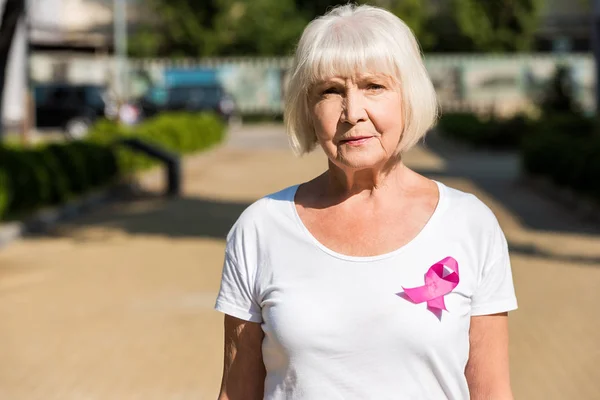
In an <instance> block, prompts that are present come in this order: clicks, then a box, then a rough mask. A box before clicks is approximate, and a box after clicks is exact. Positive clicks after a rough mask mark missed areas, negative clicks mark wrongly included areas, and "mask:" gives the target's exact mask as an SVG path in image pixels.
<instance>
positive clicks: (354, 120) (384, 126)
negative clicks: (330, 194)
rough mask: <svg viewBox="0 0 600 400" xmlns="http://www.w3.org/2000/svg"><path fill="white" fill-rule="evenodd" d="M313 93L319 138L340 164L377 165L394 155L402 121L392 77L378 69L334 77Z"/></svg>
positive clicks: (311, 105) (355, 166) (353, 166)
mask: <svg viewBox="0 0 600 400" xmlns="http://www.w3.org/2000/svg"><path fill="white" fill-rule="evenodd" d="M309 96H310V98H309V109H310V113H311V116H312V119H313V123H314V128H315V132H316V135H317V140H318V142H319V144H320V145H321V147H322V148H323V150H324V151H325V153H326V154H327V157H328V158H329V160H331V162H333V163H334V164H335V165H336V166H338V167H340V168H344V169H348V168H350V169H365V168H373V167H376V166H382V165H384V164H385V163H386V162H387V161H388V160H390V158H391V157H392V156H394V155H395V154H396V149H397V147H398V143H399V141H400V137H401V135H402V130H403V125H404V121H403V118H402V97H401V94H400V89H399V85H398V84H397V83H396V82H394V80H392V79H391V78H389V77H386V76H384V75H376V74H372V75H371V74H370V75H358V76H354V77H332V78H329V79H326V80H324V81H322V82H319V83H317V84H316V85H315V86H314V87H313V88H312V89H311V91H310V94H309Z"/></svg>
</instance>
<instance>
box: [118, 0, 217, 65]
mask: <svg viewBox="0 0 600 400" xmlns="http://www.w3.org/2000/svg"><path fill="white" fill-rule="evenodd" d="M216 3H217V1H216V0H202V1H197V0H147V1H146V2H145V3H144V4H145V6H146V7H147V10H148V15H149V16H151V17H150V20H149V21H148V22H146V23H144V24H141V25H140V26H137V27H136V28H135V30H134V31H133V33H132V35H131V37H130V42H129V45H128V49H129V53H130V54H131V55H132V56H136V57H161V56H174V57H178V56H179V57H184V56H185V57H198V56H205V55H212V54H214V53H215V51H216V47H217V43H216V41H215V38H214V24H213V23H214V19H215V15H216V14H217V11H218V9H217V4H216Z"/></svg>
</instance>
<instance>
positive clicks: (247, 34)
mask: <svg viewBox="0 0 600 400" xmlns="http://www.w3.org/2000/svg"><path fill="white" fill-rule="evenodd" d="M217 4H218V8H219V10H220V11H219V12H218V13H217V15H216V17H215V34H216V38H217V40H218V46H219V47H218V51H219V55H242V56H244V55H288V54H291V52H292V51H293V49H294V46H295V44H296V42H297V41H298V39H299V38H300V35H301V34H302V30H303V29H304V26H305V25H306V24H307V22H308V21H307V20H306V19H304V18H303V17H302V16H301V15H300V14H299V13H298V11H297V9H296V5H295V4H294V0H277V1H273V0H252V1H240V0H217Z"/></svg>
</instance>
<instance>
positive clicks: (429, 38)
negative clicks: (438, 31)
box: [361, 0, 434, 48]
mask: <svg viewBox="0 0 600 400" xmlns="http://www.w3.org/2000/svg"><path fill="white" fill-rule="evenodd" d="M361 3H368V4H371V5H374V6H379V7H383V8H385V9H386V10H388V11H390V12H392V13H394V14H395V15H396V16H397V17H399V18H400V19H401V20H403V21H404V23H405V24H406V25H408V27H409V28H410V29H411V30H412V31H413V33H414V35H415V36H416V37H417V40H418V41H419V44H420V45H421V47H423V48H429V47H431V45H432V44H433V42H434V37H433V35H432V34H431V32H430V31H429V30H428V29H427V21H428V19H429V18H430V14H431V10H430V4H429V2H428V1H423V0H371V1H369V0H362V1H361Z"/></svg>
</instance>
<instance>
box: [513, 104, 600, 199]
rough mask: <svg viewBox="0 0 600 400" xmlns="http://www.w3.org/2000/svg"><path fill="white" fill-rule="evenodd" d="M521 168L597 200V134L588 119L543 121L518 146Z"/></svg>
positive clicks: (599, 193)
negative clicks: (519, 147) (521, 162)
mask: <svg viewBox="0 0 600 400" xmlns="http://www.w3.org/2000/svg"><path fill="white" fill-rule="evenodd" d="M521 153H522V158H523V167H524V169H525V170H526V171H527V172H529V173H531V174H534V175H542V176H548V177H549V178H551V179H552V180H553V181H554V182H555V183H556V184H557V185H560V186H566V187H570V188H571V189H573V190H575V191H577V192H579V193H582V194H585V195H587V196H590V197H593V198H595V199H598V200H600V179H599V177H600V135H599V134H598V130H597V129H596V126H595V122H594V120H593V119H591V118H585V117H582V116H577V115H566V116H555V117H552V118H546V119H544V120H542V121H540V123H539V124H538V125H537V126H536V128H535V130H534V131H533V132H532V134H531V135H528V137H527V138H526V140H524V141H523V144H522V147H521Z"/></svg>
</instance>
